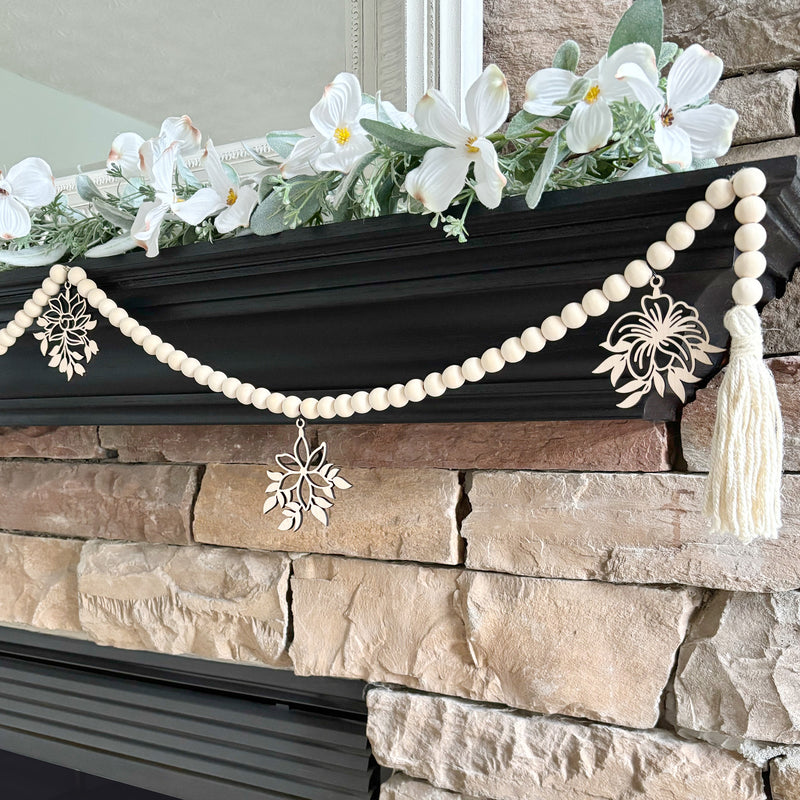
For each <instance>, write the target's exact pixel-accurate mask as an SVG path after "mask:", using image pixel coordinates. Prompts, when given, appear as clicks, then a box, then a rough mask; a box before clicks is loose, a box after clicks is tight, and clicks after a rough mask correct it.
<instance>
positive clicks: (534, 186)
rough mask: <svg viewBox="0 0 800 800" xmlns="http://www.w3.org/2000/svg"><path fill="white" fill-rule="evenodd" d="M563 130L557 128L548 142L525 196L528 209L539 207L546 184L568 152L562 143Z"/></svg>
mask: <svg viewBox="0 0 800 800" xmlns="http://www.w3.org/2000/svg"><path fill="white" fill-rule="evenodd" d="M563 130H564V129H563V128H559V129H558V130H557V131H556V132H555V133H554V134H553V138H552V139H551V140H550V146H549V147H548V148H547V152H546V153H545V154H544V158H543V159H542V163H541V165H540V166H539V169H538V170H536V174H535V175H534V176H533V180H532V181H531V185H530V186H529V187H528V192H527V194H526V195H525V202H526V203H527V204H528V208H536V206H538V205H539V201H540V200H541V199H542V195H543V194H544V190H545V189H546V188H547V182H548V181H549V180H550V176H551V175H552V174H553V170H554V169H555V168H556V165H557V164H558V163H559V162H560V161H561V159H562V158H564V156H565V155H566V154H567V153H568V152H569V148H568V147H567V146H566V144H564V142H563V141H562V131H563Z"/></svg>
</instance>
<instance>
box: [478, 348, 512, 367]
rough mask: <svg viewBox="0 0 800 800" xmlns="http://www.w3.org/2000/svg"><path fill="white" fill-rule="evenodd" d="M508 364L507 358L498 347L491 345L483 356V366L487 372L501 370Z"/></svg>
mask: <svg viewBox="0 0 800 800" xmlns="http://www.w3.org/2000/svg"><path fill="white" fill-rule="evenodd" d="M505 365H506V360H505V359H504V358H503V354H502V353H501V352H500V349H499V348H498V347H490V348H489V349H488V350H486V351H485V352H484V354H483V355H482V356H481V366H482V367H483V368H484V369H485V370H486V372H500V370H501V369H503V367H504V366H505Z"/></svg>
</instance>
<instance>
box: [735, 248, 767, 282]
mask: <svg viewBox="0 0 800 800" xmlns="http://www.w3.org/2000/svg"><path fill="white" fill-rule="evenodd" d="M766 269H767V257H766V256H765V255H764V254H763V253H762V252H761V251H760V250H751V251H750V252H748V253H739V255H738V256H736V261H734V262H733V271H734V272H735V273H736V276H737V277H738V278H759V277H761V276H762V275H763V274H764V272H766Z"/></svg>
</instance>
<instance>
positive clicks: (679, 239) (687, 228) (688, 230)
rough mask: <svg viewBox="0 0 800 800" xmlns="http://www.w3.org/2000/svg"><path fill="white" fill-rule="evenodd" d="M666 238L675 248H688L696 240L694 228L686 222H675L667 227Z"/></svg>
mask: <svg viewBox="0 0 800 800" xmlns="http://www.w3.org/2000/svg"><path fill="white" fill-rule="evenodd" d="M664 240H665V241H666V243H667V244H668V245H669V246H670V247H671V248H672V249H673V250H686V248H687V247H691V246H692V243H693V242H694V228H692V226H691V225H689V224H688V223H686V222H674V223H673V224H672V225H670V226H669V228H668V229H667V233H666V236H664Z"/></svg>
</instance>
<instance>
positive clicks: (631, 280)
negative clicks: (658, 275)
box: [623, 258, 653, 289]
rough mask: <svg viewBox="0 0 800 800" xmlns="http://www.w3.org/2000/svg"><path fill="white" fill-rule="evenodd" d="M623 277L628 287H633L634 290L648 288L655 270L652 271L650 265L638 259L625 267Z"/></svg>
mask: <svg viewBox="0 0 800 800" xmlns="http://www.w3.org/2000/svg"><path fill="white" fill-rule="evenodd" d="M623 277H624V278H625V282H626V283H627V284H628V286H632V287H633V288H634V289H641V288H642V286H647V284H648V282H649V281H650V278H652V277H653V270H652V269H650V265H649V264H648V263H647V262H646V261H643V260H642V259H641V258H637V259H635V260H634V261H631V262H630V263H629V264H628V266H627V267H625V272H624V273H623Z"/></svg>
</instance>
